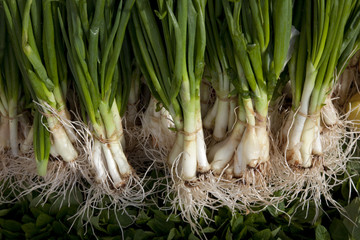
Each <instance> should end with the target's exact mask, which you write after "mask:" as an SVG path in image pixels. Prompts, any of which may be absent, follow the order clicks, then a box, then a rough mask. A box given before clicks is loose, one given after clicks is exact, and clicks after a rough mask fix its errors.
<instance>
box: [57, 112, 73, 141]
mask: <svg viewBox="0 0 360 240" xmlns="http://www.w3.org/2000/svg"><path fill="white" fill-rule="evenodd" d="M59 115H60V117H61V118H62V119H66V120H67V121H69V122H70V113H69V111H68V110H67V109H66V108H65V109H63V110H62V111H60V113H59ZM63 126H64V128H65V131H66V134H67V135H68V137H69V139H70V141H71V142H72V143H74V142H76V133H75V131H74V129H73V128H72V127H71V126H67V125H63Z"/></svg>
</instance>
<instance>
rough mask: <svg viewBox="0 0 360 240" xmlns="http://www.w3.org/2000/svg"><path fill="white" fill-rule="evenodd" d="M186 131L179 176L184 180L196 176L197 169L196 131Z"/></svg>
mask: <svg viewBox="0 0 360 240" xmlns="http://www.w3.org/2000/svg"><path fill="white" fill-rule="evenodd" d="M194 131H195V129H194V130H193V131H188V132H186V133H185V135H184V153H183V155H182V162H181V178H182V179H183V180H185V181H191V180H194V179H195V178H196V169H197V166H196V165H197V147H196V133H195V132H194Z"/></svg>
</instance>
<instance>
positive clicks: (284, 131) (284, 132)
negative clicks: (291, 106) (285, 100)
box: [280, 110, 295, 144]
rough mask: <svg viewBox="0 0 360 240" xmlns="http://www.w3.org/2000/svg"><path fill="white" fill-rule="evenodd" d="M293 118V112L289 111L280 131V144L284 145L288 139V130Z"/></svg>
mask: <svg viewBox="0 0 360 240" xmlns="http://www.w3.org/2000/svg"><path fill="white" fill-rule="evenodd" d="M294 116H295V112H294V111H292V110H290V112H289V115H288V116H287V118H286V122H285V125H284V126H283V128H282V129H281V136H280V137H281V139H280V140H281V142H282V143H284V144H287V142H286V140H287V139H288V136H289V134H290V133H289V130H290V127H291V124H293V121H294Z"/></svg>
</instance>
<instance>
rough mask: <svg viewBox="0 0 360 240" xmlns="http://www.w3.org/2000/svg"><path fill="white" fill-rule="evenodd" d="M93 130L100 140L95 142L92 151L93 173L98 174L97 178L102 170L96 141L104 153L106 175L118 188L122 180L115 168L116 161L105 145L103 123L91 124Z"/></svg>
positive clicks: (108, 146) (106, 144) (100, 155)
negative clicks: (107, 174)
mask: <svg viewBox="0 0 360 240" xmlns="http://www.w3.org/2000/svg"><path fill="white" fill-rule="evenodd" d="M93 128H94V130H95V132H96V134H97V137H98V138H100V139H101V140H97V139H96V140H95V144H94V149H93V151H94V152H93V153H94V154H93V156H92V157H93V159H92V162H93V163H94V164H95V165H94V167H95V171H96V173H97V174H99V175H97V177H98V176H101V177H102V169H101V168H102V166H101V165H102V164H103V161H102V154H101V152H100V153H99V152H98V151H99V149H96V148H98V147H99V146H98V145H97V141H98V142H99V143H100V146H101V150H102V152H103V153H104V157H105V161H106V167H107V170H108V173H109V175H110V177H111V179H112V181H113V183H114V186H115V187H120V186H121V185H122V184H123V180H122V179H121V176H120V172H119V169H118V167H117V166H116V161H115V159H114V157H113V154H112V152H111V150H110V145H109V144H108V143H107V139H106V130H105V127H104V124H103V123H101V125H99V124H93ZM102 141H103V142H102ZM98 157H100V159H96V158H98ZM98 167H100V168H98ZM100 180H101V178H100Z"/></svg>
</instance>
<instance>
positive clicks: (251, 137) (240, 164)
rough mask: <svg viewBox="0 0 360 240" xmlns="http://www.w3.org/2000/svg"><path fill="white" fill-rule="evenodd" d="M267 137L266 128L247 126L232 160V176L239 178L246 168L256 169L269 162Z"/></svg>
mask: <svg viewBox="0 0 360 240" xmlns="http://www.w3.org/2000/svg"><path fill="white" fill-rule="evenodd" d="M269 148H270V144H269V136H268V133H267V129H266V126H265V125H264V124H262V125H261V126H256V127H255V126H252V125H248V126H247V127H246V130H245V132H244V135H243V136H242V138H241V141H240V144H239V145H238V147H237V151H236V155H235V160H234V175H235V176H236V177H240V176H241V175H242V173H243V172H244V171H245V170H246V166H249V167H256V166H257V165H258V164H260V163H263V162H266V161H268V160H269V158H270V155H269Z"/></svg>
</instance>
